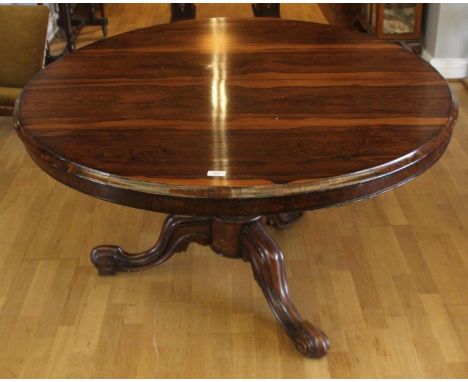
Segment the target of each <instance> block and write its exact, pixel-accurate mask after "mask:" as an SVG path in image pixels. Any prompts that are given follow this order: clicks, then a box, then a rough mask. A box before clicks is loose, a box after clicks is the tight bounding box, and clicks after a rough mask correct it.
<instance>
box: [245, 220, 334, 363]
mask: <svg viewBox="0 0 468 382" xmlns="http://www.w3.org/2000/svg"><path fill="white" fill-rule="evenodd" d="M241 240H242V256H243V258H244V260H246V261H250V264H251V265H252V269H253V273H254V277H255V279H256V280H257V282H258V284H259V285H260V287H261V288H262V291H263V293H264V295H265V298H266V299H267V301H268V304H269V305H270V308H271V310H272V311H273V313H274V315H275V316H276V319H277V320H278V321H279V323H280V324H281V325H282V326H283V328H284V330H285V331H286V333H287V334H288V335H289V337H290V338H291V339H292V340H293V341H294V344H295V345H296V348H297V349H298V350H299V351H300V352H301V353H302V354H303V355H305V356H306V357H310V358H319V357H322V356H324V355H325V354H326V353H327V350H328V347H329V342H328V339H327V337H326V336H325V334H324V333H323V332H322V331H320V330H319V329H317V328H315V327H314V326H312V325H311V324H310V323H309V322H308V321H304V320H303V319H302V318H301V316H300V314H299V312H298V311H297V309H296V308H295V306H294V304H293V303H292V301H291V299H290V297H289V292H288V285H287V281H286V274H285V269H284V264H283V254H282V252H281V249H280V248H279V246H278V244H276V242H275V241H274V240H273V239H272V238H271V236H270V235H269V234H268V232H267V231H266V230H265V228H264V227H263V225H262V224H261V223H260V222H256V223H253V224H249V225H247V226H246V227H245V228H244V230H243V232H242V238H241Z"/></svg>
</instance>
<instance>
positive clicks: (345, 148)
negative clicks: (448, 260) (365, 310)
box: [16, 18, 457, 216]
mask: <svg viewBox="0 0 468 382" xmlns="http://www.w3.org/2000/svg"><path fill="white" fill-rule="evenodd" d="M44 91H47V94H48V97H47V98H46V97H42V93H43V92H44ZM456 115H457V108H456V105H455V103H454V100H453V98H452V95H451V93H450V90H449V88H448V86H447V84H446V83H445V81H444V80H443V79H442V78H441V77H440V75H439V74H438V73H437V72H436V71H435V70H434V69H433V68H432V67H430V65H428V64H427V63H425V62H424V61H423V60H421V59H420V58H418V57H416V56H415V55H412V54H410V53H409V52H406V51H404V50H403V49H401V48H400V47H398V46H396V45H393V44H389V43H385V42H382V41H379V40H375V39H372V38H369V37H368V36H365V35H362V34H360V33H357V32H344V31H340V30H339V29H335V28H333V27H328V26H323V25H320V24H313V23H304V22H298V21H285V20H272V19H269V20H259V19H255V20H250V19H249V20H242V19H238V20H236V19H233V20H231V19H225V18H218V19H209V20H205V21H188V22H181V23H176V24H171V25H159V26H155V27H151V28H147V29H141V30H138V31H134V32H129V33H126V34H122V35H119V36H115V37H113V38H109V39H106V40H102V41H99V42H97V43H95V44H92V45H89V46H87V47H85V48H83V49H81V50H80V51H79V52H77V53H75V54H73V55H69V56H67V57H64V58H63V59H61V60H60V61H58V62H56V63H54V64H52V65H50V66H49V67H48V68H47V69H46V70H45V71H43V72H42V73H41V74H39V75H38V76H36V78H35V79H34V80H33V81H31V82H30V83H29V85H28V86H27V87H26V89H25V91H24V92H23V95H22V97H21V101H20V103H19V104H18V107H17V115H16V117H17V122H16V127H17V130H18V133H19V134H20V136H21V137H22V139H23V140H24V142H25V144H26V146H27V147H28V150H29V152H30V154H31V155H32V156H33V158H34V160H35V161H36V162H37V163H38V164H39V165H40V166H41V167H42V168H43V169H44V170H45V171H47V172H48V173H49V174H51V175H52V176H54V177H56V178H57V179H58V180H60V181H62V182H64V183H66V184H68V185H69V186H72V187H74V188H77V189H79V190H81V191H84V192H87V193H90V194H93V195H95V196H98V197H101V198H104V199H106V200H111V201H114V202H117V203H121V204H125V205H129V206H133V207H137V208H143V209H152V210H157V211H162V212H170V213H183V214H198V215H200V214H201V215H215V214H220V215H225V216H239V215H240V214H242V215H246V216H254V215H258V214H271V213H281V212H289V211H292V210H300V209H314V208H320V207H324V206H328V205H332V204H342V203H345V202H348V201H351V200H359V199H362V198H366V197H369V196H372V195H375V194H378V193H380V192H382V191H385V190H388V189H390V188H393V187H395V186H397V185H399V184H401V183H404V182H406V181H407V180H409V179H411V178H413V177H414V176H415V175H417V174H419V173H421V172H422V171H423V170H425V169H426V168H428V167H429V166H430V165H432V164H433V163H434V162H435V160H437V159H438V157H439V156H440V155H441V154H442V152H443V150H444V149H445V147H446V145H447V144H448V141H449V139H450V136H451V132H452V128H453V125H454V121H455V119H456ZM194 158H196V159H194ZM209 170H221V171H226V172H227V175H226V176H225V177H222V178H212V177H207V176H206V174H207V171H209ZM207 200H215V201H216V204H214V203H207ZM279 202H280V203H279ZM214 205H216V211H215V209H214V208H213V206H214Z"/></svg>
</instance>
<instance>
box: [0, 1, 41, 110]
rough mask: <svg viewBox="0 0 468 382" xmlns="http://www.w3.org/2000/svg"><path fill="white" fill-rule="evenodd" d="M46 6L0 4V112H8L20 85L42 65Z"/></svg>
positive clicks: (17, 94) (19, 91) (19, 90)
mask: <svg viewBox="0 0 468 382" xmlns="http://www.w3.org/2000/svg"><path fill="white" fill-rule="evenodd" d="M48 20H49V8H47V7H45V6H42V5H34V6H32V5H31V6H24V5H0V115H11V114H12V112H13V106H14V103H15V100H16V98H17V97H18V96H19V95H20V93H21V90H22V88H23V86H24V85H25V84H26V82H28V80H29V79H31V77H33V76H34V74H36V73H37V72H38V71H39V70H41V69H42V67H43V63H44V52H45V42H46V36H47V25H48Z"/></svg>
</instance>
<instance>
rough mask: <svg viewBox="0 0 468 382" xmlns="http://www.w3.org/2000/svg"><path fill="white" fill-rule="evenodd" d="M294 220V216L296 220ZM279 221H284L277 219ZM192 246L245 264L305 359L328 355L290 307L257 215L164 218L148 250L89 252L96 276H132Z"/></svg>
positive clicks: (322, 339)
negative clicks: (119, 273)
mask: <svg viewBox="0 0 468 382" xmlns="http://www.w3.org/2000/svg"><path fill="white" fill-rule="evenodd" d="M298 217H299V216H298V215H296V219H297V218H298ZM283 220H285V219H283ZM191 242H196V243H198V244H201V245H209V246H210V247H211V249H212V250H213V251H214V252H216V253H218V254H220V255H222V256H225V257H229V258H242V259H243V260H245V261H248V262H250V264H251V266H252V269H253V274H254V277H255V280H256V281H257V282H258V284H259V285H260V287H261V288H262V291H263V293H264V295H265V297H266V299H267V301H268V304H269V305H270V308H271V309H272V311H273V314H274V315H275V317H276V319H277V320H278V321H279V323H280V324H281V325H282V327H283V328H284V329H285V331H286V333H287V334H288V335H289V337H291V339H292V340H293V341H294V343H295V345H296V348H297V349H298V350H299V351H300V352H301V353H302V354H304V355H305V356H307V357H310V358H319V357H321V356H323V355H325V354H326V352H327V350H328V346H329V344H328V339H327V337H326V336H325V334H323V333H322V332H321V331H320V330H319V329H317V328H315V327H314V326H312V325H311V324H310V323H309V322H307V321H304V320H303V319H302V318H301V316H300V315H299V312H298V311H297V309H296V308H295V307H294V304H293V303H292V302H291V300H290V297H289V292H288V285H287V281H286V274H285V270H284V264H283V254H282V252H281V249H280V248H279V246H278V244H276V242H275V241H274V240H273V239H272V238H271V236H270V235H269V234H268V232H267V231H266V230H265V228H264V226H263V224H262V218H261V217H260V216H257V217H250V218H218V217H183V216H173V215H171V216H169V217H168V218H167V219H166V221H165V223H164V226H163V228H162V230H161V235H160V238H159V241H158V242H157V243H156V244H155V245H154V246H153V247H152V248H150V249H149V250H148V251H146V252H142V253H140V254H130V253H127V252H125V251H124V250H123V249H122V248H121V247H118V246H99V247H96V248H95V249H94V250H93V251H92V253H91V259H92V262H93V264H94V265H95V266H96V268H97V269H98V271H99V274H100V275H112V274H114V273H115V272H117V271H135V270H139V269H142V268H148V267H153V266H157V265H159V264H162V263H163V262H165V261H166V260H168V259H169V258H170V257H171V256H172V255H173V254H174V253H176V252H180V251H184V250H185V249H186V248H187V246H188V244H189V243H191Z"/></svg>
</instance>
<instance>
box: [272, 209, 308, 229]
mask: <svg viewBox="0 0 468 382" xmlns="http://www.w3.org/2000/svg"><path fill="white" fill-rule="evenodd" d="M302 215H303V214H302V212H300V211H295V212H288V213H283V214H277V215H268V216H267V217H266V224H268V225H271V226H272V227H275V228H279V229H285V228H289V227H291V226H292V225H293V224H294V223H295V222H296V221H297V220H298V219H299V218H300V217H301V216H302Z"/></svg>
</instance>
